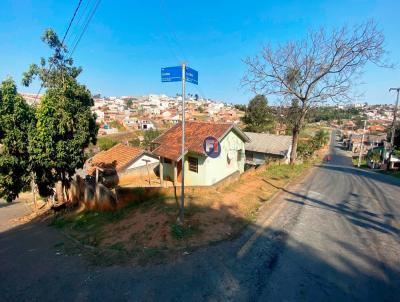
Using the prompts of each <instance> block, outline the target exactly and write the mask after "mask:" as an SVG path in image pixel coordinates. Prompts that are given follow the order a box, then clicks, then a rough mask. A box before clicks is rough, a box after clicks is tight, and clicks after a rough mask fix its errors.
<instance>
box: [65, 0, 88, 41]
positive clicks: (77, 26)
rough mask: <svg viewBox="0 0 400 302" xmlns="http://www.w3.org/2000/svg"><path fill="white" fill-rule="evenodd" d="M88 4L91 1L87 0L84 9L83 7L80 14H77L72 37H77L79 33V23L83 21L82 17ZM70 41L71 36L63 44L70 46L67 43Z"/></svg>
mask: <svg viewBox="0 0 400 302" xmlns="http://www.w3.org/2000/svg"><path fill="white" fill-rule="evenodd" d="M90 3H91V0H88V1H87V2H86V5H85V7H83V8H82V9H81V13H80V14H79V16H78V19H77V20H76V22H75V24H76V25H75V31H74V34H73V35H75V36H77V35H78V33H79V31H80V27H81V26H80V25H81V21H82V19H83V16H85V15H86V11H87V10H88V8H89V6H90ZM70 40H71V35H69V37H68V38H67V40H66V42H65V44H66V45H71V44H70V43H69V41H70ZM75 41H76V39H75V40H74V42H75ZM72 44H74V43H72Z"/></svg>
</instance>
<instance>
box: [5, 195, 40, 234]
mask: <svg viewBox="0 0 400 302" xmlns="http://www.w3.org/2000/svg"><path fill="white" fill-rule="evenodd" d="M31 212H32V210H31V207H30V206H29V205H28V204H27V203H26V202H23V201H14V202H12V203H7V202H5V201H3V200H0V232H4V231H6V230H8V229H9V228H11V227H12V225H13V220H14V219H16V218H19V217H21V216H23V215H26V214H29V213H31Z"/></svg>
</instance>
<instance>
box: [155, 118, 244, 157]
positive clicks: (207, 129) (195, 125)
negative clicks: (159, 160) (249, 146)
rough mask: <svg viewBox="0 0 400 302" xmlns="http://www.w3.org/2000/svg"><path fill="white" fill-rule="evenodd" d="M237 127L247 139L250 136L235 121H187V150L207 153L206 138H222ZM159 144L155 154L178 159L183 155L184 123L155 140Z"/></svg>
mask: <svg viewBox="0 0 400 302" xmlns="http://www.w3.org/2000/svg"><path fill="white" fill-rule="evenodd" d="M232 128H235V129H236V130H237V131H238V132H239V134H240V135H241V136H242V137H243V138H244V140H245V141H247V140H249V139H248V137H247V136H246V135H245V134H244V133H243V132H242V131H241V130H240V129H239V128H236V127H235V126H234V124H233V123H211V122H199V121H186V122H185V150H186V152H189V151H191V152H195V153H199V154H205V153H204V150H203V142H204V139H205V138H206V137H208V136H213V137H215V138H217V139H219V140H221V139H222V138H223V137H224V136H225V134H226V133H228V132H229V130H231V129H232ZM153 143H155V144H158V145H159V146H158V147H156V148H155V149H154V150H153V154H156V155H158V156H162V157H165V158H168V159H172V160H174V161H177V160H179V159H180V157H181V152H182V150H181V148H182V123H179V124H176V125H175V126H174V127H172V128H171V129H169V130H168V131H167V132H165V133H163V134H161V135H160V136H159V137H157V138H156V139H154V140H153Z"/></svg>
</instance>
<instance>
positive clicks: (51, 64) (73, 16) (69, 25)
mask: <svg viewBox="0 0 400 302" xmlns="http://www.w3.org/2000/svg"><path fill="white" fill-rule="evenodd" d="M81 4H82V0H79V2H78V5H77V6H76V8H75V11H74V14H73V15H72V18H71V20H70V21H69V24H68V27H67V30H66V31H65V34H64V37H63V39H62V41H61V45H63V46H64V41H65V38H66V37H67V35H68V32H69V30H70V29H71V26H72V23H73V22H74V19H75V17H76V14H77V12H78V10H79V7H80V6H81ZM52 67H53V62H51V63H50V66H49V71H48V72H47V73H49V72H50V71H51V68H52ZM42 89H43V83H42V84H40V88H39V91H38V92H37V94H36V97H35V101H34V102H36V101H37V98H38V97H39V94H40V92H41V91H42Z"/></svg>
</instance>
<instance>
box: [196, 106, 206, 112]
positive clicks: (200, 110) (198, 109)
mask: <svg viewBox="0 0 400 302" xmlns="http://www.w3.org/2000/svg"><path fill="white" fill-rule="evenodd" d="M197 111H199V112H200V113H203V112H204V107H203V106H201V105H200V106H199V107H197Z"/></svg>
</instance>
